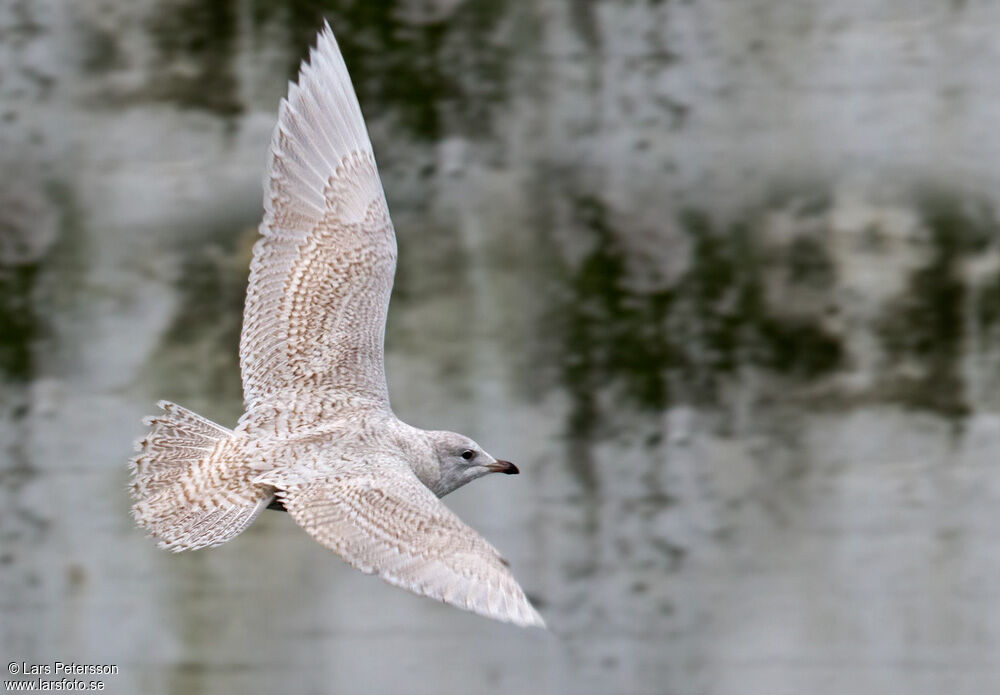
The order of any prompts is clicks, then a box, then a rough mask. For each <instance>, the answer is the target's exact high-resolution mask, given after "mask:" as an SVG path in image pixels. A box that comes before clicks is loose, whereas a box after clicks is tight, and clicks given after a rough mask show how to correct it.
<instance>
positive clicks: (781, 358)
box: [546, 197, 842, 435]
mask: <svg viewBox="0 0 1000 695" xmlns="http://www.w3.org/2000/svg"><path fill="white" fill-rule="evenodd" d="M575 207H576V210H577V212H578V218H577V220H576V222H577V224H579V231H580V232H581V243H590V244H592V247H593V250H592V251H591V252H590V253H589V254H588V255H587V256H586V257H585V258H584V259H583V261H582V262H581V263H579V265H578V266H577V267H575V268H567V269H566V270H565V271H564V282H565V285H566V289H567V291H566V292H564V293H562V294H563V296H564V297H566V300H567V301H565V302H564V303H563V304H561V305H559V306H558V307H557V308H556V309H555V311H553V314H552V318H551V320H549V321H547V322H546V323H547V325H549V326H551V327H553V328H554V329H555V335H556V336H557V341H556V344H557V345H558V347H559V349H558V351H557V352H556V354H559V355H562V359H561V360H560V362H559V364H560V365H561V369H562V373H561V376H562V382H563V385H564V387H565V388H566V389H567V390H568V391H569V393H570V394H572V396H573V404H574V405H573V410H572V414H571V416H570V421H569V430H570V432H572V433H574V434H576V435H581V434H584V433H595V432H596V431H597V430H596V429H595V428H597V427H598V425H599V423H600V422H601V421H602V420H603V419H604V418H603V417H602V414H601V413H600V412H599V411H598V408H597V405H596V400H595V395H596V393H597V392H598V391H601V390H603V389H605V388H606V387H607V386H608V385H609V384H613V385H620V386H621V387H622V390H621V394H622V395H623V396H625V397H626V398H628V399H629V400H630V401H631V402H632V404H633V405H635V406H638V407H640V408H643V409H648V410H654V411H661V410H664V409H666V408H668V407H669V406H670V405H672V404H674V403H687V404H693V405H705V406H708V405H713V404H716V403H717V398H718V394H719V386H720V380H721V379H724V378H728V377H732V376H733V375H734V373H735V372H736V371H737V370H738V369H739V368H740V367H741V366H755V367H761V368H764V369H769V370H774V371H776V372H779V373H781V374H786V375H792V376H796V377H799V378H801V379H811V378H815V377H817V376H820V375H822V374H824V373H827V372H829V371H831V370H833V369H835V368H836V367H837V366H838V364H839V363H840V361H841V359H842V347H841V345H840V342H839V340H838V338H837V337H836V336H834V335H831V334H830V333H829V332H828V331H827V330H825V329H824V327H823V326H822V325H820V323H819V322H818V321H816V320H813V319H810V318H788V317H783V316H781V315H778V314H776V313H774V312H772V311H771V307H769V305H768V300H767V298H766V297H765V295H764V292H763V288H762V282H763V279H762V273H764V272H767V268H766V265H765V263H766V261H764V260H763V259H761V257H760V256H761V251H760V249H759V248H757V245H756V243H755V238H756V237H755V230H754V228H753V223H739V224H734V225H732V227H731V228H729V229H725V230H716V229H713V225H712V222H711V220H710V219H709V217H708V215H707V214H705V213H702V212H700V211H694V210H689V211H687V212H683V213H681V214H680V215H679V220H678V222H679V228H680V230H681V233H682V234H683V235H684V236H685V237H686V238H687V239H688V240H689V241H690V243H689V249H690V251H689V256H690V258H689V261H688V264H687V269H686V270H685V271H684V272H683V273H682V274H681V275H680V277H679V278H678V279H677V280H676V281H675V282H674V283H672V284H670V285H669V286H666V287H663V288H661V289H655V290H637V289H632V288H633V284H632V283H630V282H629V276H628V273H629V271H628V268H629V267H630V264H629V262H628V259H627V255H628V253H629V252H628V241H627V239H628V232H627V231H626V230H621V229H615V228H614V227H613V226H612V222H611V220H610V219H609V217H610V215H609V213H608V211H607V210H606V209H605V207H604V206H603V205H602V204H601V202H600V200H599V199H597V198H594V197H586V198H580V199H578V200H577V201H576V205H575ZM588 237H589V238H588ZM787 263H788V266H789V276H790V278H791V283H792V284H811V285H819V286H821V287H823V288H824V289H828V288H829V287H830V284H831V278H830V275H831V272H832V271H831V264H830V261H829V259H828V258H827V257H826V255H825V252H824V250H823V247H822V246H821V245H820V244H819V242H817V241H815V240H813V239H808V238H804V239H796V242H795V243H793V244H792V246H791V248H790V250H789V253H788V258H787Z"/></svg>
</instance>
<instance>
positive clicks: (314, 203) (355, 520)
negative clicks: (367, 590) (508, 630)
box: [132, 26, 544, 626]
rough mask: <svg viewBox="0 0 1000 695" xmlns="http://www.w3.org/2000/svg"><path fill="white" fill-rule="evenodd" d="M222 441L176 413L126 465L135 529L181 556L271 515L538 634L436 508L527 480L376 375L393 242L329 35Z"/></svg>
mask: <svg viewBox="0 0 1000 695" xmlns="http://www.w3.org/2000/svg"><path fill="white" fill-rule="evenodd" d="M260 232H261V239H260V240H259V241H258V242H257V244H256V245H255V247H254V255H253V261H252V263H251V265H250V282H249V286H248V289H247V301H246V306H245V310H244V315H243V333H242V336H241V340H240V368H241V370H242V374H243V390H244V401H245V408H246V410H245V412H244V414H243V416H242V417H241V418H240V421H239V423H238V424H237V426H236V428H235V429H234V430H229V429H226V428H224V427H221V426H219V425H216V424H215V423H212V422H209V421H208V420H206V419H205V418H202V417H201V416H199V415H197V414H195V413H192V412H190V411H188V410H185V409H184V408H181V407H180V406H177V405H174V404H172V403H166V402H161V404H160V407H161V408H163V410H164V413H163V415H159V416H155V417H153V418H151V419H150V420H149V423H148V424H149V425H150V427H151V429H150V432H149V434H147V436H146V437H145V439H143V440H142V441H141V442H140V443H139V446H140V452H139V454H138V455H137V456H136V458H135V459H133V461H132V464H133V465H132V472H133V485H132V494H133V497H134V499H135V504H134V506H133V513H134V516H135V519H136V521H137V523H138V524H139V525H140V526H142V527H144V528H145V529H147V530H148V531H149V532H150V533H151V534H152V535H153V536H154V537H156V538H157V539H158V540H159V542H160V545H161V546H162V547H165V548H169V549H171V550H178V551H179V550H189V549H196V548H203V547H210V546H214V545H218V544H220V543H225V542H226V541H228V540H230V539H232V538H233V537H235V536H236V535H238V534H239V533H240V532H242V531H243V530H244V529H245V528H246V527H247V526H248V525H249V524H250V523H252V522H253V520H254V519H255V518H256V517H257V515H258V514H260V513H261V512H262V511H263V510H264V509H265V508H267V507H268V505H271V504H275V503H278V504H280V505H283V506H284V507H285V509H287V511H288V512H289V514H290V515H291V517H292V518H293V519H295V521H296V522H297V523H298V524H299V525H301V526H302V527H303V528H304V529H305V530H306V531H307V532H308V533H309V534H310V535H311V536H313V538H315V539H316V540H318V541H319V542H320V543H322V544H323V545H325V546H327V547H329V548H330V549H332V550H334V551H335V552H336V553H337V554H339V555H340V556H341V557H342V558H343V559H344V560H346V561H347V562H348V563H349V564H351V565H352V566H354V567H356V568H357V569H360V570H361V571H363V572H369V573H374V574H378V575H379V576H380V577H382V578H383V579H384V580H385V581H387V582H389V583H391V584H395V585H397V586H401V587H403V588H405V589H408V590H410V591H413V592H415V593H418V594H422V595H425V596H429V597H432V598H436V599H439V600H441V601H446V602H448V603H451V604H453V605H456V606H459V607H461V608H465V609H468V610H471V611H475V612H476V613H480V614H482V615H485V616H488V617H492V618H496V619H499V620H505V621H509V622H513V623H516V624H518V625H538V626H543V625H544V623H543V621H542V619H541V616H539V615H538V613H537V612H536V611H535V610H534V608H532V607H531V605H530V603H529V602H528V600H527V599H526V598H525V596H524V593H523V592H522V591H521V588H520V587H519V586H518V584H517V582H516V581H515V580H514V578H513V576H512V575H511V573H510V571H509V569H508V568H507V563H506V562H505V561H504V560H503V558H502V557H500V555H499V554H498V553H497V551H496V550H495V549H494V548H493V547H492V546H491V545H490V544H489V543H487V542H486V541H485V540H484V539H483V538H482V537H481V536H479V535H478V534H477V533H476V532H475V531H473V530H472V529H471V528H469V527H468V526H466V525H465V524H463V523H462V522H461V521H460V520H459V519H458V517H456V516H455V515H454V514H453V513H452V512H451V511H449V510H448V509H447V508H446V507H445V506H444V505H443V504H442V503H441V502H440V500H439V499H438V498H439V497H442V496H444V495H446V494H448V493H449V492H451V491H452V490H455V489H456V488H458V487H460V486H462V485H465V484H466V483H468V482H470V481H472V480H474V479H476V478H478V477H481V476H483V475H486V474H487V473H490V472H506V473H512V472H517V468H516V467H514V466H513V465H512V464H509V463H507V462H498V461H497V460H496V459H494V458H493V457H492V456H490V455H489V454H487V453H486V452H484V451H482V449H481V448H480V447H479V446H478V445H477V444H476V443H475V442H473V441H472V440H471V439H469V438H468V437H464V436H462V435H459V434H455V433H452V432H436V431H427V430H420V429H416V428H414V427H411V426H409V425H407V424H405V423H403V422H401V421H400V420H398V419H397V418H396V416H395V415H394V414H393V413H392V410H391V409H390V407H389V395H388V390H387V388H386V381H385V373H384V367H383V341H384V336H385V319H386V313H387V310H388V306H389V295H390V293H391V290H392V280H393V274H394V272H395V267H396V237H395V232H394V230H393V227H392V222H391V220H390V218H389V210H388V207H387V206H386V202H385V196H384V194H383V191H382V184H381V181H380V180H379V176H378V169H377V168H376V165H375V157H374V154H373V152H372V148H371V143H370V142H369V140H368V134H367V131H366V128H365V125H364V120H363V118H362V116H361V109H360V107H359V106H358V102H357V98H356V96H355V94H354V90H353V88H352V87H351V82H350V78H349V76H348V74H347V68H346V66H345V65H344V61H343V58H342V57H341V55H340V51H339V49H338V48H337V44H336V41H335V39H334V38H333V33H332V32H331V31H330V27H329V26H326V27H325V29H324V31H323V32H321V34H320V36H319V39H318V42H317V46H316V48H315V49H313V51H312V52H311V54H310V57H309V61H308V62H307V63H305V64H303V66H302V70H301V72H300V74H299V81H298V84H290V85H289V89H288V98H287V99H284V100H282V102H281V107H280V110H279V114H278V123H277V125H276V127H275V130H274V136H273V138H272V141H271V148H270V154H269V159H268V166H267V177H266V179H265V184H264V219H263V221H262V222H261V226H260Z"/></svg>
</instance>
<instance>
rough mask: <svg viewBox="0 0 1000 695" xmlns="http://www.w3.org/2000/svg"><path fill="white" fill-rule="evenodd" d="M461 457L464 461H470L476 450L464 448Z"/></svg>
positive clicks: (474, 456)
mask: <svg viewBox="0 0 1000 695" xmlns="http://www.w3.org/2000/svg"><path fill="white" fill-rule="evenodd" d="M462 458H464V459H465V460H466V461H471V460H472V459H474V458H476V452H475V451H473V450H472V449H466V450H465V451H463V452H462Z"/></svg>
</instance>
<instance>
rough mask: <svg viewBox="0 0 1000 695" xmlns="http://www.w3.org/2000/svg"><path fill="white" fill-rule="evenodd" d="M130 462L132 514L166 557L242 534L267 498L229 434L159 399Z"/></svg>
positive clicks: (269, 492) (268, 493)
mask: <svg viewBox="0 0 1000 695" xmlns="http://www.w3.org/2000/svg"><path fill="white" fill-rule="evenodd" d="M157 405H158V406H159V407H160V408H161V409H163V411H164V413H163V414H162V415H154V416H152V417H149V418H147V419H146V420H145V421H144V422H145V424H146V425H148V426H149V427H150V431H149V432H148V433H147V434H146V436H145V437H144V438H143V439H142V440H140V441H139V442H138V443H137V449H138V451H139V453H138V454H137V455H136V456H135V458H133V459H132V460H131V461H130V462H129V463H130V469H131V473H132V488H131V489H132V499H133V500H135V504H134V505H133V506H132V516H133V517H134V518H135V521H136V523H137V524H138V525H139V526H141V527H143V528H144V529H146V530H147V531H149V533H150V534H151V535H152V536H153V537H154V538H156V539H157V540H158V541H159V545H160V547H161V548H167V549H169V550H173V551H181V550H196V549H198V548H207V547H211V546H216V545H219V544H221V543H225V542H226V541H228V540H231V539H232V538H235V537H236V536H237V535H239V534H240V533H241V532H242V531H244V530H245V529H246V528H247V527H248V526H249V525H250V524H251V523H252V522H253V520H254V519H256V518H257V515H258V514H260V513H261V512H262V511H263V510H264V509H265V508H266V507H267V505H268V504H269V503H270V502H271V500H272V499H273V498H274V490H273V488H271V487H269V486H266V485H258V484H255V483H253V482H252V480H251V478H252V477H253V472H252V470H251V469H250V468H249V467H248V465H247V461H246V457H245V456H244V449H243V447H242V446H241V440H239V439H237V438H236V437H235V436H234V435H233V432H232V430H228V429H226V428H225V427H222V426H221V425H217V424H215V423H214V422H212V421H211V420H208V419H206V418H203V417H202V416H200V415H198V414H197V413H193V412H191V411H190V410H187V409H186V408H182V407H180V406H179V405H176V404H174V403H170V402H168V401H160V402H159V403H158V404H157Z"/></svg>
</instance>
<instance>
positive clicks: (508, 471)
mask: <svg viewBox="0 0 1000 695" xmlns="http://www.w3.org/2000/svg"><path fill="white" fill-rule="evenodd" d="M497 463H501V464H503V466H504V467H503V473H504V474H505V475H517V474H518V473H520V472H521V471H519V470H518V469H517V466H515V465H514V464H513V463H511V462H510V461H497Z"/></svg>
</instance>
